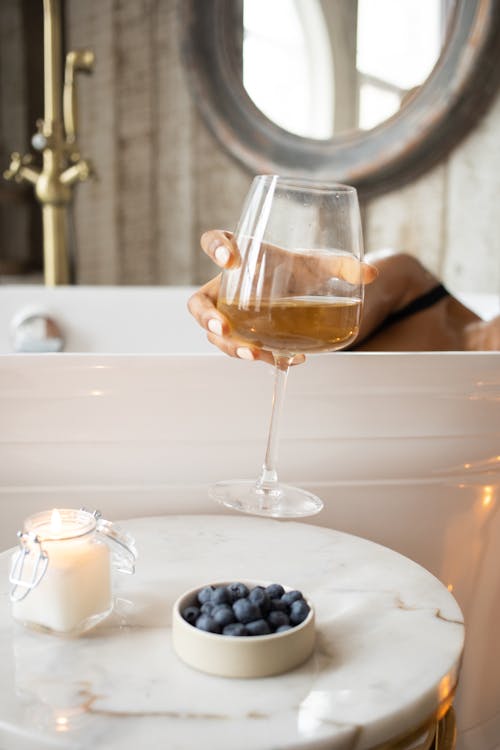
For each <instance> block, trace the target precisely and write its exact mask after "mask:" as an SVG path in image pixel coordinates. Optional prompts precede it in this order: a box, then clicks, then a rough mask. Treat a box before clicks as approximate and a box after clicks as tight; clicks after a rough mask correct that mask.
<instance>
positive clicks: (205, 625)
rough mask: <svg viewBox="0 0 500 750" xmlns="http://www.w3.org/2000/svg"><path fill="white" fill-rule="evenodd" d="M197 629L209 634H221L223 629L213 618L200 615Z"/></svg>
mask: <svg viewBox="0 0 500 750" xmlns="http://www.w3.org/2000/svg"><path fill="white" fill-rule="evenodd" d="M196 627H197V628H199V629H200V630H205V631H206V632H207V633H221V632H222V628H221V626H220V625H219V623H218V622H215V620H214V619H213V617H210V616H209V615H200V616H199V617H198V619H197V620H196Z"/></svg>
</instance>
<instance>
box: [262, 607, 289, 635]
mask: <svg viewBox="0 0 500 750" xmlns="http://www.w3.org/2000/svg"><path fill="white" fill-rule="evenodd" d="M267 621H268V623H269V625H270V626H271V627H272V629H273V630H276V629H277V628H279V627H281V626H282V625H289V624H290V620H289V618H288V615H286V614H285V613H284V612H280V611H279V610H277V609H273V610H272V611H271V612H269V614H268V616H267Z"/></svg>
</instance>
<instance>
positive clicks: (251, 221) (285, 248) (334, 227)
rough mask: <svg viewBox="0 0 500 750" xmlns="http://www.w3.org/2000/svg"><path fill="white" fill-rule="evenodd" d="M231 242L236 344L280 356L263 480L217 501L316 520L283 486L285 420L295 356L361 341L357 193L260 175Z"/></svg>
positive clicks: (234, 486) (236, 487)
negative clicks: (280, 455) (280, 454)
mask: <svg viewBox="0 0 500 750" xmlns="http://www.w3.org/2000/svg"><path fill="white" fill-rule="evenodd" d="M234 242H235V245H236V248H237V253H238V259H237V261H236V262H235V263H233V265H232V266H231V268H229V269H227V270H225V271H224V273H223V275H222V280H221V285H220V291H219V298H218V302H217V307H218V309H219V310H220V312H221V313H223V314H224V315H225V317H226V319H227V320H228V322H229V324H230V326H231V329H232V335H233V336H234V337H237V338H241V340H242V341H244V342H250V343H253V344H255V345H256V346H259V347H261V348H264V349H268V350H270V351H271V352H272V353H273V356H274V361H275V385H274V397H273V410H272V416H271V425H270V429H269V438H268V443H267V450H266V456H265V459H264V465H263V467H262V470H261V474H260V476H259V478H258V479H257V481H240V480H237V481H223V482H218V483H217V484H215V485H214V486H212V487H211V488H210V496H211V497H212V498H213V499H215V500H217V501H218V502H220V503H223V504H224V505H226V506H228V507H230V508H234V509H236V510H241V511H244V512H246V513H253V514H257V515H263V516H272V517H276V518H281V517H283V518H286V517H289V518H291V517H301V516H309V515H313V514H315V513H318V512H319V511H320V510H321V508H322V507H323V503H322V501H321V500H320V498H318V497H316V496H315V495H313V494H312V493H310V492H307V491H306V490H303V489H299V488H297V487H289V486H287V485H282V484H280V483H279V481H278V476H277V471H276V448H277V428H278V420H279V415H280V412H281V407H282V403H283V397H284V390H285V384H286V378H287V374H288V368H289V365H290V362H291V361H292V359H293V357H294V356H295V355H296V354H299V353H317V352H325V351H334V350H336V349H342V348H343V347H345V346H347V345H348V344H349V343H351V342H352V341H353V340H354V338H355V337H356V335H357V332H358V329H359V323H360V317H361V307H362V297H363V286H362V279H361V272H362V264H361V261H362V255H363V247H362V246H363V243H362V236H361V221H360V215H359V207H358V200H357V193H356V190H355V189H354V188H352V187H348V186H346V185H335V184H333V185H332V184H330V185H327V184H323V183H315V182H312V181H304V180H298V179H297V180H295V179H287V178H282V177H278V176H276V175H261V176H258V177H256V178H255V179H254V180H253V183H252V186H251V188H250V191H249V193H248V196H247V199H246V201H245V205H244V207H243V211H242V214H241V217H240V222H239V224H238V227H237V230H236V232H235V235H234Z"/></svg>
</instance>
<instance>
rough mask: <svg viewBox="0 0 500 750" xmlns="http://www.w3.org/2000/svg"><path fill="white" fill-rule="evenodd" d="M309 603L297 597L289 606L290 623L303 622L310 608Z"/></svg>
mask: <svg viewBox="0 0 500 750" xmlns="http://www.w3.org/2000/svg"><path fill="white" fill-rule="evenodd" d="M310 609H311V608H310V606H309V604H308V603H307V602H306V601H304V599H297V600H296V601H294V602H293V603H292V606H291V607H290V622H291V623H292V625H298V624H299V623H301V622H303V621H304V620H305V619H306V617H307V615H308V614H309V610H310Z"/></svg>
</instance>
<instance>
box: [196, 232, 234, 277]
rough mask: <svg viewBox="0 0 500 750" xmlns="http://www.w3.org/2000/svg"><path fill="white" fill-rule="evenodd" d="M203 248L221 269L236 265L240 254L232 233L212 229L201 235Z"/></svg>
mask: <svg viewBox="0 0 500 750" xmlns="http://www.w3.org/2000/svg"><path fill="white" fill-rule="evenodd" d="M200 244H201V248H202V250H203V252H204V253H206V254H207V255H208V257H209V258H211V259H212V260H213V262H214V263H216V264H217V265H218V266H219V267H220V268H231V266H234V265H235V264H236V261H237V260H238V257H239V253H238V248H237V246H236V243H235V241H234V239H233V235H232V234H231V232H225V231H222V230H221V229H210V230H209V231H208V232H204V234H202V235H201V240H200Z"/></svg>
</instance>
